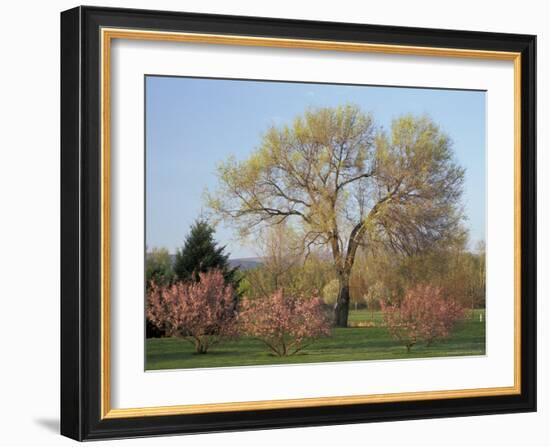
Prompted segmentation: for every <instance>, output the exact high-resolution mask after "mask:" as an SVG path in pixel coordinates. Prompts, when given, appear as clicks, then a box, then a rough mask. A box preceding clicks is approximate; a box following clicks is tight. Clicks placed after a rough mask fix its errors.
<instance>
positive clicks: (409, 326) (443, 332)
mask: <svg viewBox="0 0 550 447" xmlns="http://www.w3.org/2000/svg"><path fill="white" fill-rule="evenodd" d="M380 305H381V308H382V312H383V316H384V322H385V324H386V327H387V328H388V331H389V332H390V334H391V335H392V337H394V338H395V339H397V340H399V341H401V342H402V343H403V344H404V345H405V347H406V348H407V352H410V350H411V348H412V347H413V346H414V345H415V344H417V343H418V342H419V341H424V342H426V343H427V345H430V344H431V343H432V342H433V341H435V340H436V339H439V338H445V337H447V336H449V334H450V333H451V331H452V330H453V328H454V327H455V325H456V323H457V322H458V321H459V320H461V319H462V318H463V317H464V308H463V307H462V306H460V305H459V304H458V303H457V302H456V301H454V300H452V299H449V298H447V299H446V298H445V297H444V295H443V291H442V289H441V288H439V287H435V286H432V285H418V286H416V287H414V288H412V289H410V290H408V291H407V293H406V294H405V297H404V299H403V301H402V302H401V303H400V304H393V305H392V304H386V303H384V302H381V303H380Z"/></svg>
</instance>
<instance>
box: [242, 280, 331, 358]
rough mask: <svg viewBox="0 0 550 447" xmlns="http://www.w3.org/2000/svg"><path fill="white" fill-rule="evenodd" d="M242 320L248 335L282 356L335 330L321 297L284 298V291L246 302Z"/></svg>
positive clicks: (243, 329) (244, 302) (295, 351)
mask: <svg viewBox="0 0 550 447" xmlns="http://www.w3.org/2000/svg"><path fill="white" fill-rule="evenodd" d="M239 321H240V327H241V330H242V331H243V333H244V334H246V335H249V336H252V337H256V338H258V339H259V340H261V341H262V342H263V343H264V344H265V345H266V346H267V347H268V348H269V349H270V351H271V352H272V353H273V354H274V355H277V356H279V357H282V356H289V355H294V354H296V353H298V352H300V351H302V350H303V349H304V348H306V347H307V346H309V345H310V344H311V343H312V342H313V341H315V340H316V339H318V338H320V337H323V336H328V335H330V329H331V325H330V318H329V316H328V315H327V312H326V311H325V308H324V306H323V302H322V300H321V299H320V298H318V297H314V298H308V299H306V298H300V297H291V296H284V294H283V292H282V290H279V291H277V292H275V293H273V294H272V295H270V296H267V297H265V298H257V299H253V300H252V299H245V300H243V303H242V305H241V309H240V313H239Z"/></svg>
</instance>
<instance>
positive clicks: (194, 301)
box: [147, 270, 237, 354]
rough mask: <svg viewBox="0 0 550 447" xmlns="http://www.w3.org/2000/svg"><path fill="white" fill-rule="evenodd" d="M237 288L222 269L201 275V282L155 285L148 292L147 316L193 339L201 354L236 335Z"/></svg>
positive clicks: (196, 348)
mask: <svg viewBox="0 0 550 447" xmlns="http://www.w3.org/2000/svg"><path fill="white" fill-rule="evenodd" d="M233 296H234V293H233V288H232V287H231V286H230V285H228V284H227V283H226V282H225V280H224V276H223V273H222V271H221V270H210V271H208V272H206V273H200V274H199V281H198V282H176V283H174V284H171V285H168V286H159V285H157V284H152V285H151V288H150V290H149V292H148V295H147V318H148V319H149V320H150V321H151V322H153V324H155V325H156V326H157V327H158V328H159V329H161V330H164V331H165V332H166V333H167V334H168V335H171V336H179V337H183V338H184V339H186V340H188V341H190V342H191V343H192V344H193V345H194V347H195V352H196V353H197V354H206V353H207V352H208V349H209V348H210V347H211V346H213V345H215V344H217V343H219V342H220V341H221V340H222V339H223V338H226V337H231V336H233V335H235V334H236V329H237V326H236V321H237V319H236V311H235V304H234V300H233Z"/></svg>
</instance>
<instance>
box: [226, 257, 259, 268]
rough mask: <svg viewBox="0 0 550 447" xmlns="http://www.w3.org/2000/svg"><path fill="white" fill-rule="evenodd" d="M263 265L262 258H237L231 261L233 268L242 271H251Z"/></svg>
mask: <svg viewBox="0 0 550 447" xmlns="http://www.w3.org/2000/svg"><path fill="white" fill-rule="evenodd" d="M261 264H262V258H236V259H230V260H229V265H230V266H231V268H235V267H239V268H240V269H241V270H250V269H253V268H256V267H258V266H259V265H261Z"/></svg>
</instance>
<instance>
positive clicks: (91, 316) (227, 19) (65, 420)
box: [61, 7, 536, 440]
mask: <svg viewBox="0 0 550 447" xmlns="http://www.w3.org/2000/svg"><path fill="white" fill-rule="evenodd" d="M104 27H112V28H125V29H134V28H137V29H147V30H161V31H176V32H182V31H184V32H188V33H194V32H196V33H208V34H223V35H247V36H256V37H275V38H292V39H305V40H324V41H327V40H330V41H343V42H352V43H353V42H367V43H375V44H390V45H407V46H417V47H441V48H460V49H465V50H488V51H506V52H518V53H521V360H520V365H521V392H520V393H519V394H516V395H504V396H485V397H467V398H460V399H456V398H451V399H437V400H431V399H430V400H415V401H403V402H391V403H369V404H353V405H328V406H316V407H308V408H287V409H269V410H256V411H229V412H218V413H205V414H180V415H169V416H144V417H126V418H125V417H121V418H114V419H108V418H107V419H106V418H102V417H101V414H102V411H101V396H102V392H101V376H100V373H101V339H100V333H101V281H100V278H101V250H100V238H101V183H100V170H101V160H100V150H99V148H100V137H101V121H100V114H101V91H100V52H101V41H100V29H101V28H104ZM535 64H536V37H535V36H532V35H519V34H501V33H487V32H472V31H455V30H441V29H421V28H405V27H393V26H380V25H363V24H350V23H331V22H315V21H301V20H283V19H273V18H257V17H242V16H240V17H239V16H223V15H208V14H191V13H181V12H167V11H145V10H131V9H113V8H100V7H77V8H74V9H71V10H68V11H65V12H62V13H61V321H62V325H61V433H62V434H63V435H65V436H68V437H70V438H73V439H76V440H94V439H105V438H121V437H140V436H153V435H163V434H186V433H202V432H219V431H234V430H252V429H268V428H282V427H301V426H315V425H331V424H350V423H363V422H374V421H395V420H403V419H418V418H440V417H450V416H470V415H481V414H498V413H515V412H529V411H535V410H536V152H535V149H536V148H535V141H536V65H535Z"/></svg>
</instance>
